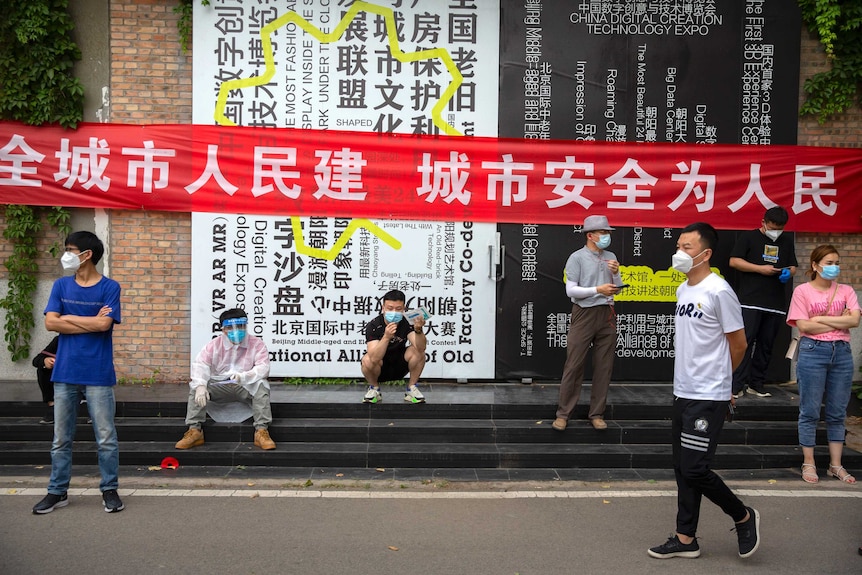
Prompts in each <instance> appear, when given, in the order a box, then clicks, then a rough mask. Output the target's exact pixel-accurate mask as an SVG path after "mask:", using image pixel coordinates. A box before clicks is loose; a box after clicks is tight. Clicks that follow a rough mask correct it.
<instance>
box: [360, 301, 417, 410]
mask: <svg viewBox="0 0 862 575" xmlns="http://www.w3.org/2000/svg"><path fill="white" fill-rule="evenodd" d="M405 301H406V298H405V296H404V292H402V291H400V290H392V291H388V292H386V293H385V294H384V295H383V305H382V309H381V312H380V315H378V316H377V317H375V318H374V319H373V320H371V321H370V322H368V324H367V325H366V326H365V342H366V345H367V350H368V351H367V353H366V354H365V355H364V356H363V357H362V375H363V376H365V379H366V381H368V391H367V392H366V393H365V397H364V398H363V399H362V401H363V402H364V403H377V402H379V401H383V395H382V394H381V393H380V382H381V381H392V380H395V379H401V378H403V377H404V376H405V375H407V374H408V373H410V383H409V384H408V386H407V393H406V394H405V395H404V401H408V402H410V403H425V396H424V395H422V392H421V391H419V388H418V387H416V383H417V382H418V381H419V376H420V375H422V370H423V369H424V368H425V346H426V344H427V340H426V339H425V332H424V331H423V329H422V328H423V327H424V326H425V318H424V317H423V316H421V315H420V316H419V317H417V318H415V320H414V321H413V324H412V325H411V323H410V322H409V321H407V319H406V318H405V317H404V310H405V307H404V305H405ZM408 342H409V344H410V345H409V346H408V345H407V344H408Z"/></svg>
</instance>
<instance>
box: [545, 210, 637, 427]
mask: <svg viewBox="0 0 862 575" xmlns="http://www.w3.org/2000/svg"><path fill="white" fill-rule="evenodd" d="M613 229H614V228H612V227H611V226H610V224H609V223H608V218H607V217H606V216H588V217H587V218H586V219H585V220H584V225H583V227H582V228H581V231H582V232H583V233H584V234H586V236H587V244H586V245H585V246H584V247H582V248H581V249H579V250H578V251H576V252H574V253H573V254H572V255H570V256H569V259H568V261H567V262H566V275H565V281H566V295H567V296H569V297H570V298H571V300H572V321H571V323H570V324H569V334H568V338H567V342H566V364H565V367H564V368H563V377H562V379H561V381H560V402H559V406H558V407H557V417H556V419H555V420H554V423H553V428H554V429H556V430H557V431H565V429H566V425H568V421H569V418H570V417H571V415H572V412H573V411H574V410H575V405H577V403H578V397H579V396H580V395H581V385H582V384H583V382H584V364H585V363H586V359H587V351H589V349H590V345H592V346H593V385H592V393H591V394H590V412H589V418H590V423H591V424H592V426H593V427H594V428H595V429H597V430H603V429H607V428H608V424H607V423H605V419H604V415H605V404H606V403H607V398H608V387H609V386H610V383H611V370H612V369H613V366H614V348H615V347H616V342H617V322H616V315H615V313H614V295H615V294H617V293H619V291H620V290H619V288H618V287H617V286H619V285H621V284H622V279H621V278H620V262H618V261H617V257H616V256H615V255H614V254H613V252H609V251H608V250H607V248H608V246H609V245H610V243H611V231H613Z"/></svg>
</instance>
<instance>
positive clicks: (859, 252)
mask: <svg viewBox="0 0 862 575" xmlns="http://www.w3.org/2000/svg"><path fill="white" fill-rule="evenodd" d="M800 52H801V54H800V84H799V105H800V106H801V105H802V102H803V100H804V92H803V91H802V86H803V84H804V82H805V79H806V78H810V77H811V76H813V75H814V74H816V73H818V72H821V71H824V70H826V69H828V62H827V60H826V53H825V52H824V50H823V47H822V46H821V45H820V43H819V42H818V41H817V40H816V39H815V38H814V37H813V36H811V35H810V34H809V33H808V32H807V31H804V30H803V32H802V47H801V50H800ZM797 134H798V137H797V141H798V144H799V145H800V146H831V147H836V148H860V147H862V109H860V108H859V107H856V108H853V109H851V110H849V111H847V112H845V113H844V114H842V115H841V116H838V117H836V118H835V119H833V120H831V121H829V122H828V123H826V124H824V125H820V124H819V123H818V122H817V119H816V118H813V117H810V116H806V117H804V118H800V120H799V124H798V131H797ZM857 215H859V216H862V214H857ZM789 227H792V221H791V225H789ZM821 244H832V245H833V246H835V247H836V248H837V249H838V250H839V254H840V256H841V281H842V282H846V283H849V284H852V285H854V286H856V289H857V290H859V289H862V238H860V236H858V235H855V234H853V235H848V234H830V233H828V231H827V230H823V232H822V233H816V234H813V233H805V234H797V237H796V256H797V258H798V259H799V264H800V267H801V269H802V270H807V269H809V256H810V255H811V251H812V250H813V249H814V248H815V247H817V246H818V245H821ZM806 280H807V278H805V277H803V276H802V275H801V274H797V277H796V282H797V283H801V282H804V281H806Z"/></svg>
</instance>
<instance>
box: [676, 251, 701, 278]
mask: <svg viewBox="0 0 862 575" xmlns="http://www.w3.org/2000/svg"><path fill="white" fill-rule="evenodd" d="M705 251H706V250H703V252H700V254H702V253H704V252H705ZM700 254H697V256H694V258H696V257H698V256H699V255H700ZM694 258H693V257H691V256H690V255H688V254H687V253H685V252H684V251H682V250H676V253H675V254H673V257H672V258H671V266H672V267H673V269H675V270H676V271H678V272H680V273H683V274H687V273H688V272H690V271H691V270H692V268H696V267H697V266H699V265H700V264H702V263H703V262H705V261H706V260H703V261H702V262H700V264H697V265H694Z"/></svg>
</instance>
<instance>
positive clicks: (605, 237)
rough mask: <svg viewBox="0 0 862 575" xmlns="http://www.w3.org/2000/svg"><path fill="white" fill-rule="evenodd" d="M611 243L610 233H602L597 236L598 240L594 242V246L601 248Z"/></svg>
mask: <svg viewBox="0 0 862 575" xmlns="http://www.w3.org/2000/svg"><path fill="white" fill-rule="evenodd" d="M609 245H611V234H602V235H600V236H599V241H597V242H596V247H597V248H599V249H600V250H603V249H605V248H607V247H608V246H609Z"/></svg>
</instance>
